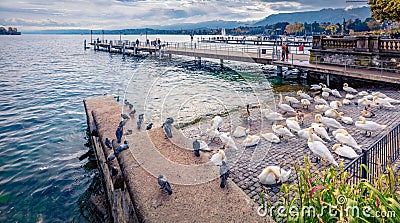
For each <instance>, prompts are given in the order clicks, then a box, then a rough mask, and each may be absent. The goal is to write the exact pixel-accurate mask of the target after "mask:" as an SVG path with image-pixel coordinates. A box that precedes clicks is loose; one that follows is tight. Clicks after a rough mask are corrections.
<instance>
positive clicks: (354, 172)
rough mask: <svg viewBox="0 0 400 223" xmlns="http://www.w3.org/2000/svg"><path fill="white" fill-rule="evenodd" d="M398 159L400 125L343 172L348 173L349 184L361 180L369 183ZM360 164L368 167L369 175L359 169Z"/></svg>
mask: <svg viewBox="0 0 400 223" xmlns="http://www.w3.org/2000/svg"><path fill="white" fill-rule="evenodd" d="M398 158H400V124H398V125H397V126H396V127H395V128H394V129H392V130H391V131H390V132H389V133H388V134H387V135H385V136H383V137H382V138H380V139H379V140H378V141H377V142H375V143H374V144H373V145H371V146H370V147H369V148H368V149H367V150H364V152H363V153H362V154H361V155H360V156H359V157H358V158H356V159H354V160H353V161H352V162H351V163H349V164H348V165H347V166H346V167H345V168H344V171H347V172H348V173H349V179H348V181H349V182H350V183H358V182H360V180H361V179H366V180H368V181H370V182H371V181H373V179H375V178H376V177H377V176H378V175H379V174H381V173H384V172H385V171H386V168H387V167H388V165H391V164H392V163H394V162H395V161H396V160H397V159H398ZM362 164H364V165H365V166H367V167H368V170H369V173H368V172H367V171H366V170H365V169H364V168H361V165H362Z"/></svg>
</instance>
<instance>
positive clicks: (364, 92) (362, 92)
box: [358, 91, 368, 96]
mask: <svg viewBox="0 0 400 223" xmlns="http://www.w3.org/2000/svg"><path fill="white" fill-rule="evenodd" d="M358 95H359V96H366V95H368V92H366V91H361V92H358Z"/></svg>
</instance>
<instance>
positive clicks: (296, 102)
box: [285, 96, 300, 106]
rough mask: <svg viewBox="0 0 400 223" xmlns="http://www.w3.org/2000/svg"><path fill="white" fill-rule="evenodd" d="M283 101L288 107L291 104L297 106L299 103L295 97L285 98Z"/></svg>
mask: <svg viewBox="0 0 400 223" xmlns="http://www.w3.org/2000/svg"><path fill="white" fill-rule="evenodd" d="M285 101H286V102H289V104H290V106H292V104H298V103H300V101H299V100H297V98H295V97H290V96H285Z"/></svg>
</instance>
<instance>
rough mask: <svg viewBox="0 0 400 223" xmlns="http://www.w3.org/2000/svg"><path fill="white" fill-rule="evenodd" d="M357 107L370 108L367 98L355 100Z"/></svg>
mask: <svg viewBox="0 0 400 223" xmlns="http://www.w3.org/2000/svg"><path fill="white" fill-rule="evenodd" d="M357 105H358V106H360V105H361V106H367V107H371V102H370V101H369V100H368V98H361V99H358V100H357Z"/></svg>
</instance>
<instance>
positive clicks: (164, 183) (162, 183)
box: [157, 175, 172, 195]
mask: <svg viewBox="0 0 400 223" xmlns="http://www.w3.org/2000/svg"><path fill="white" fill-rule="evenodd" d="M157 182H158V185H160V186H161V189H162V190H165V191H167V192H168V194H169V195H171V194H172V189H171V185H169V183H168V181H167V178H165V177H164V176H163V175H159V176H158V179H157Z"/></svg>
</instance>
